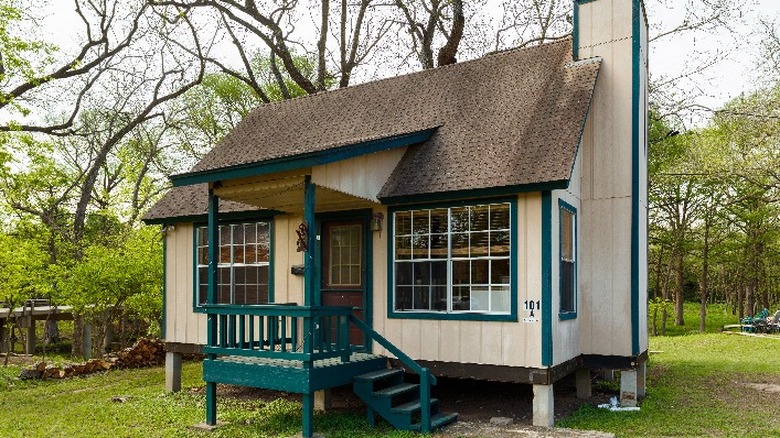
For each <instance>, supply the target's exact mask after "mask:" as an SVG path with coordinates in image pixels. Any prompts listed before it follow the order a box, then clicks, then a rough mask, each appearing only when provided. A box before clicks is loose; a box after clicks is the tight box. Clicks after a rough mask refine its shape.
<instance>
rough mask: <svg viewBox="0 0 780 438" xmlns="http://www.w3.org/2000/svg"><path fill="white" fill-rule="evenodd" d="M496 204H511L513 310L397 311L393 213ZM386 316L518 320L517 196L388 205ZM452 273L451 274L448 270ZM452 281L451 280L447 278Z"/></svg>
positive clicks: (510, 289)
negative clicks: (505, 311)
mask: <svg viewBox="0 0 780 438" xmlns="http://www.w3.org/2000/svg"><path fill="white" fill-rule="evenodd" d="M494 203H495V204H497V203H508V204H509V212H510V213H509V223H510V230H509V238H510V252H509V266H510V271H509V272H510V274H509V275H510V277H511V278H510V283H509V284H510V285H509V296H510V304H509V307H510V311H509V313H504V314H498V313H480V312H458V313H445V312H434V311H428V312H426V311H396V310H395V306H394V301H395V279H394V275H395V235H394V234H395V233H394V230H395V227H394V222H393V221H394V213H396V212H397V211H407V210H417V209H420V210H425V209H436V208H453V207H465V206H474V205H484V204H494ZM387 216H388V217H387V227H386V229H387V236H388V238H387V317H388V318H390V319H420V320H460V321H501V322H517V321H518V317H517V302H518V297H517V282H518V278H517V276H518V268H517V264H518V262H519V256H518V249H517V233H518V229H517V228H518V223H517V222H518V212H517V198H516V197H512V198H506V197H501V198H488V199H481V200H478V201H477V200H460V201H456V202H437V203H430V204H424V205H414V206H401V205H398V206H391V207H389V208H388V215H387ZM448 276H449V274H448ZM448 283H449V281H448ZM447 287H448V297H449V296H451V291H450V289H451V287H452V285H451V284H448V285H447Z"/></svg>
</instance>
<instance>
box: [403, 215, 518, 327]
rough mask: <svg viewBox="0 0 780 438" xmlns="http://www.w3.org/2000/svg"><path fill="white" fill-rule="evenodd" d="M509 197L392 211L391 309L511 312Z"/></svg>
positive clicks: (497, 313)
mask: <svg viewBox="0 0 780 438" xmlns="http://www.w3.org/2000/svg"><path fill="white" fill-rule="evenodd" d="M510 212H511V205H510V203H508V202H502V203H491V204H481V205H471V206H459V207H447V208H432V209H416V210H405V211H396V212H394V213H393V243H394V244H393V265H394V266H393V267H394V272H393V274H394V277H393V279H394V280H393V281H394V282H393V290H394V295H393V310H394V311H395V312H409V313H411V312H423V313H438V314H468V313H480V314H496V315H508V314H510V312H511V310H512V309H511V297H510V290H511V281H510V280H511V278H510V272H511V269H510V266H511V254H512V239H511V232H510V227H511V222H512V218H511V213H510Z"/></svg>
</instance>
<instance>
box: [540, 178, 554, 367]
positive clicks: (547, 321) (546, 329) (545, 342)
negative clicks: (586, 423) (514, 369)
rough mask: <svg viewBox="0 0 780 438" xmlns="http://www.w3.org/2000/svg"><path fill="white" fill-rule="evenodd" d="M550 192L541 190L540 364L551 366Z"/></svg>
mask: <svg viewBox="0 0 780 438" xmlns="http://www.w3.org/2000/svg"><path fill="white" fill-rule="evenodd" d="M552 208H553V207H552V193H551V192H549V191H544V192H542V366H546V367H548V366H552V363H553V335H552V262H553V260H552Z"/></svg>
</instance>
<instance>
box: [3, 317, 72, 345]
mask: <svg viewBox="0 0 780 438" xmlns="http://www.w3.org/2000/svg"><path fill="white" fill-rule="evenodd" d="M8 319H13V321H14V322H15V323H17V324H18V325H19V328H20V329H26V330H27V336H26V342H25V346H24V351H25V353H27V354H33V353H34V352H35V322H36V321H46V320H49V321H64V320H72V319H73V307H71V306H48V305H45V306H23V307H16V308H13V309H11V308H8V307H4V308H0V352H7V351H8V347H9V346H8V343H7V342H6V340H5V338H6V330H7V322H8V321H7V320H8Z"/></svg>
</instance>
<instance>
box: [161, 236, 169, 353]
mask: <svg viewBox="0 0 780 438" xmlns="http://www.w3.org/2000/svg"><path fill="white" fill-rule="evenodd" d="M165 227H166V225H163V226H162V252H163V256H162V268H163V276H162V327H160V335H161V336H162V338H163V340H165V326H166V321H167V320H168V318H167V312H168V306H166V301H168V297H167V295H168V291H167V290H166V284H167V283H168V282H167V278H168V233H167V232H166V228H165Z"/></svg>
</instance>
